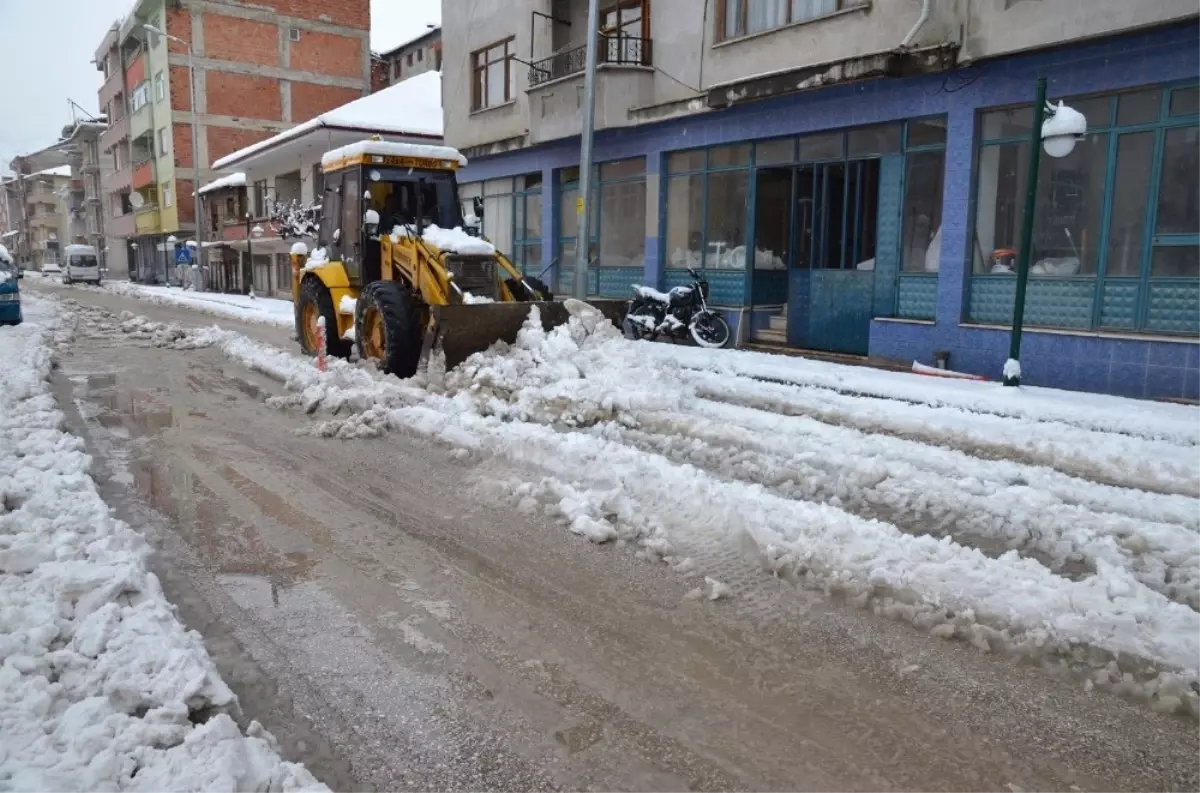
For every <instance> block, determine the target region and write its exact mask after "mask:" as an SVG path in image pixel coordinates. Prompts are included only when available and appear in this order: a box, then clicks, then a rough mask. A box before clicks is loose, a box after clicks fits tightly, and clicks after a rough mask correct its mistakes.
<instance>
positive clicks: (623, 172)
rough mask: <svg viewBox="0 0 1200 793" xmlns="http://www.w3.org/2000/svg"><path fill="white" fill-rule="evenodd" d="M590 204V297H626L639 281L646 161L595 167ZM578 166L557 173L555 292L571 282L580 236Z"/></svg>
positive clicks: (643, 248) (634, 159)
mask: <svg viewBox="0 0 1200 793" xmlns="http://www.w3.org/2000/svg"><path fill="white" fill-rule="evenodd" d="M593 184H594V185H595V190H594V194H593V198H592V201H591V202H590V204H591V212H592V219H591V229H590V235H591V238H592V240H591V246H590V248H589V250H590V253H589V255H590V262H589V267H588V294H589V295H598V296H601V297H626V296H627V295H628V294H629V285H630V284H632V283H638V282H641V281H642V280H643V275H644V273H645V253H646V243H645V240H646V158H645V157H632V158H629V159H625V160H612V161H609V162H603V163H600V164H599V165H596V166H595V175H594V177H593ZM578 199H579V168H565V169H563V170H561V171H559V181H558V202H559V203H558V206H559V213H558V218H559V220H558V222H559V229H558V251H559V257H558V260H559V262H560V263H561V266H560V267H559V271H558V272H559V287H558V288H559V290H560V291H562V292H563V293H567V292H569V291H570V290H571V288H572V284H573V283H574V275H575V269H574V263H575V251H576V245H577V244H578V238H579V216H578V211H577V208H576V202H577V201H578Z"/></svg>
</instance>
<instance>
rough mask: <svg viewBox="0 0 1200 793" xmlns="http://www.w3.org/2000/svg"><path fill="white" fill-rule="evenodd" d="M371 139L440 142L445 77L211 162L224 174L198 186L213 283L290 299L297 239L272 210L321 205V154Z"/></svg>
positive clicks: (382, 94)
mask: <svg viewBox="0 0 1200 793" xmlns="http://www.w3.org/2000/svg"><path fill="white" fill-rule="evenodd" d="M400 108H403V112H400V111H399V109H400ZM373 136H378V137H380V138H381V139H383V140H390V141H399V142H406V143H425V144H434V145H440V144H441V143H442V79H441V75H440V74H439V73H438V72H433V71H429V72H425V73H423V74H420V75H418V76H416V77H413V78H410V79H405V80H403V81H401V82H399V83H397V84H395V85H392V86H389V87H387V88H385V89H383V90H382V91H379V92H377V93H374V94H371V95H370V96H365V97H360V98H359V99H356V100H354V101H353V102H349V103H347V104H345V105H343V106H341V107H338V108H334V109H332V110H330V111H328V112H325V113H322V114H320V115H318V116H317V117H315V118H313V119H311V120H309V121H306V122H304V123H303V124H298V125H296V126H294V127H292V128H291V129H288V130H285V131H284V132H281V133H279V134H277V135H275V136H274V137H271V138H269V139H267V140H265V141H262V142H260V143H255V144H252V145H250V146H247V147H246V148H244V149H241V150H239V151H236V152H234V153H232V154H230V155H228V156H226V157H222V158H221V159H219V160H217V161H216V162H214V163H213V169H214V170H215V171H216V172H217V173H218V174H220V175H221V176H220V178H218V179H216V180H215V181H213V182H211V183H209V184H207V185H205V186H204V187H202V188H200V199H201V212H202V217H205V218H206V219H207V220H208V222H209V226H208V228H207V230H206V237H207V238H208V239H211V240H212V241H213V245H212V249H211V254H210V267H209V272H210V282H211V283H212V285H213V288H215V289H219V290H223V291H233V292H246V291H249V290H250V289H251V288H253V289H254V291H255V293H256V294H268V295H272V296H275V297H290V294H291V264H290V260H289V258H288V254H289V252H290V251H291V246H292V243H293V242H294V240H285V239H282V238H280V236H279V233H278V230H277V229H276V225H277V224H275V223H273V222H272V215H273V214H275V212H274V211H273V210H274V209H275V208H276V207H289V206H293V205H295V206H311V205H313V204H316V203H322V202H323V201H324V196H325V176H324V173H323V172H322V170H321V156H322V155H323V154H324V153H325V152H327V151H330V150H332V149H336V148H338V147H340V146H345V145H347V144H350V143H356V142H358V141H361V140H366V139H368V138H371V137H373ZM308 242H309V243H310V244H313V241H312V240H309V241H308Z"/></svg>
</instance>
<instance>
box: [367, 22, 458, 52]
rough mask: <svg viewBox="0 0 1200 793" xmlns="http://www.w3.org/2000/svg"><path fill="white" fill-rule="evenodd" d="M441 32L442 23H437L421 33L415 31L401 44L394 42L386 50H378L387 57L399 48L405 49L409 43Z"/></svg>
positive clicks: (401, 41) (402, 40)
mask: <svg viewBox="0 0 1200 793" xmlns="http://www.w3.org/2000/svg"><path fill="white" fill-rule="evenodd" d="M441 32H442V26H441V25H436V26H434V27H431V28H426V29H425V30H422V31H421V32H420V33H415V34H413V35H411V36H409V37H408V38H406V39H401V40H400V43H399V44H393V45H392V46H390V47H388V48H387V49H385V50H378V52H379V54H380V55H382V56H383V57H385V58H386V57H388V56H389V55H394V54H395V53H396V52H398V51H399V50H402V49H404V48H405V47H407V46H408V45H409V44H414V43H416V42H418V41H420V40H421V39H423V38H426V37H427V36H436V35H441Z"/></svg>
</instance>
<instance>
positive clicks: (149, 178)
mask: <svg viewBox="0 0 1200 793" xmlns="http://www.w3.org/2000/svg"><path fill="white" fill-rule="evenodd" d="M130 184H131V185H132V186H133V189H134V190H137V189H139V188H142V187H147V186H149V185H152V184H154V160H143V161H142V162H139V163H137V164H136V165H134V166H133V173H132V175H131V176H130Z"/></svg>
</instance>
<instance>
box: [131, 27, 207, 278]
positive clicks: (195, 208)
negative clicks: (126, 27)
mask: <svg viewBox="0 0 1200 793" xmlns="http://www.w3.org/2000/svg"><path fill="white" fill-rule="evenodd" d="M142 27H144V28H145V29H146V30H148V31H150V32H151V33H155V34H157V35H159V36H163V37H164V38H167V39H170V40H171V41H175V42H178V43H180V44H182V45H183V46H184V47H186V48H187V68H188V91H189V93H190V95H191V102H192V105H191V107H192V112H191V120H192V217H193V222H194V223H195V226H196V262H197V263H198V264H199V265H200V271H201V272H202V273H203V272H204V224H203V223H201V222H200V128H199V124H198V123H197V121H196V72H195V69H194V68H193V67H192V45H191V43H190V42H187V41H184V40H183V39H181V38H179V37H178V36H172V35H171V34H170V33H167V32H165V31H162V30H159V29H158V28H156V27H154V25H151V24H145V25H142ZM176 187H178V185H176ZM175 192H176V200H178V199H179V195H178V192H179V191H178V190H176V191H175Z"/></svg>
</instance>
